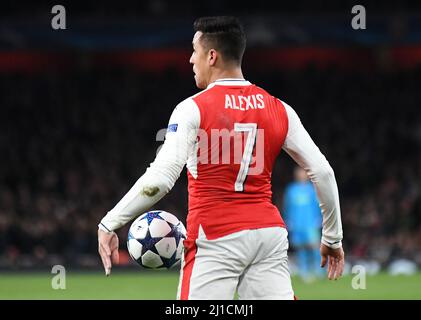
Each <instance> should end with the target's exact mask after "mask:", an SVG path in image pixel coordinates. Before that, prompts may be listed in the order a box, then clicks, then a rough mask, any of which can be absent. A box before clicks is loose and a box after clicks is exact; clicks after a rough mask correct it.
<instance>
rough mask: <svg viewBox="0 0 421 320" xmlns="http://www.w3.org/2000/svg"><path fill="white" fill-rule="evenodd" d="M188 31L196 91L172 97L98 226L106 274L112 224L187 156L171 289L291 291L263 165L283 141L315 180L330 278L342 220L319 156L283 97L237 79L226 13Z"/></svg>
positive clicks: (152, 198)
mask: <svg viewBox="0 0 421 320" xmlns="http://www.w3.org/2000/svg"><path fill="white" fill-rule="evenodd" d="M194 31H195V34H194V37H193V53H192V56H191V58H190V63H191V64H192V65H193V72H194V74H195V75H194V79H195V81H196V85H197V87H198V88H199V89H203V91H201V92H199V93H198V94H196V95H194V96H192V97H189V98H187V99H185V100H184V101H182V102H181V103H179V104H178V106H177V107H176V108H175V110H174V111H173V114H172V115H171V117H170V120H169V124H168V129H167V134H166V139H165V142H164V144H163V146H162V148H161V150H160V152H159V153H158V155H157V156H156V158H155V160H154V161H153V163H151V165H150V167H149V168H148V169H147V170H146V172H145V173H144V175H143V176H142V177H140V178H139V180H138V181H137V182H136V183H135V185H134V186H133V187H132V189H130V191H129V192H128V193H127V194H126V195H125V196H124V197H123V198H122V199H121V200H120V202H119V203H118V204H117V205H116V206H115V207H114V208H113V209H112V210H111V211H109V212H108V214H107V215H106V216H105V217H104V218H103V219H102V220H101V222H100V224H99V225H98V227H99V230H98V242H99V253H100V256H101V258H102V261H103V264H104V268H105V272H106V274H107V275H108V274H109V273H110V272H111V266H112V262H114V263H116V262H118V238H117V235H116V233H115V232H114V230H116V229H118V228H120V227H121V226H123V225H125V224H126V223H128V222H129V221H131V220H133V219H134V218H135V217H136V216H138V215H140V214H141V213H143V212H145V211H147V210H148V209H149V208H150V207H151V206H153V205H154V204H155V203H156V202H157V201H159V200H160V199H161V198H162V197H163V196H164V195H165V194H167V193H168V192H169V191H170V190H171V188H172V187H173V186H174V183H175V182H176V180H177V179H178V177H179V175H180V173H181V171H182V169H183V167H184V165H186V164H187V175H188V192H189V212H188V216H187V239H186V240H185V241H184V254H183V258H182V265H181V271H180V282H179V287H178V298H179V299H233V298H234V294H235V292H236V291H237V292H238V296H239V298H240V299H293V298H294V292H293V290H292V286H291V279H290V273H289V269H288V258H287V250H288V240H287V236H288V233H287V231H286V229H285V224H284V221H283V220H282V218H281V215H280V213H279V211H278V209H277V208H276V206H275V205H274V204H273V203H272V192H271V174H272V168H273V164H274V161H275V159H276V157H277V156H278V155H279V153H280V151H281V150H282V149H283V150H285V151H286V152H287V153H288V154H289V155H290V156H291V157H292V158H293V159H294V160H295V161H296V162H297V163H298V164H299V165H300V166H301V167H303V168H304V169H305V170H306V172H307V174H308V175H309V177H310V178H311V180H312V182H313V183H314V185H315V188H316V191H317V193H318V197H319V199H320V203H321V209H322V213H323V232H322V239H321V246H320V250H321V255H322V265H323V266H324V265H325V264H326V263H328V277H329V278H330V279H337V278H338V277H340V276H341V274H342V272H343V266H344V253H343V250H342V242H341V241H342V224H341V216H340V206H339V195H338V189H337V185H336V180H335V176H334V173H333V170H332V168H331V167H330V165H329V163H328V161H327V160H326V158H325V157H324V156H323V154H322V153H321V152H320V150H319V149H318V148H317V146H316V145H315V144H314V142H313V141H312V139H311V138H310V136H309V135H308V133H307V132H306V130H305V129H304V127H303V125H302V124H301V122H300V120H299V118H298V116H297V114H296V113H295V111H294V110H293V109H292V108H291V107H290V106H289V105H287V104H286V103H284V102H282V101H281V100H279V99H277V98H275V97H273V96H272V95H270V94H269V93H267V92H266V91H265V90H263V89H262V88H260V87H257V86H256V85H254V84H251V83H250V82H249V81H247V80H245V79H244V77H243V74H242V71H241V62H242V57H243V53H244V50H245V46H246V38H245V34H244V31H243V28H242V26H241V24H240V23H239V21H238V20H237V19H236V18H233V17H209V18H200V19H198V20H196V21H195V23H194ZM163 94H165V88H163ZM156 99H159V97H156ZM215 132H216V134H220V133H221V132H228V133H229V136H228V138H229V139H228V143H227V144H226V143H225V142H222V143H220V140H221V139H220V138H221V137H218V136H217V138H216V139H214V138H212V136H213V135H214V134H215ZM222 139H223V137H222ZM238 141H240V143H241V144H240V145H241V147H242V148H241V150H240V151H241V153H240V157H239V158H238V152H237V151H238V150H237V149H236V148H235V143H236V142H237V143H238Z"/></svg>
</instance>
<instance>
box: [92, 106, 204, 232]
mask: <svg viewBox="0 0 421 320" xmlns="http://www.w3.org/2000/svg"><path fill="white" fill-rule="evenodd" d="M199 126H200V112H199V109H198V107H197V105H196V103H195V102H194V101H193V99H191V98H188V99H186V100H184V101H183V102H181V103H180V104H178V105H177V107H176V108H175V109H174V111H173V113H172V115H171V118H170V120H169V124H168V129H167V133H166V136H165V141H164V144H163V145H162V148H161V150H160V151H159V153H158V154H157V156H156V158H155V160H154V161H153V162H152V163H151V164H150V166H149V168H148V169H147V170H146V172H145V173H144V174H143V175H142V176H141V177H140V178H139V179H138V180H137V182H136V183H135V184H134V185H133V187H132V188H131V189H130V190H129V192H128V193H127V194H126V195H125V196H124V197H123V198H122V199H121V200H120V201H119V202H118V203H117V205H116V206H115V207H114V208H113V209H112V210H111V211H109V212H108V213H107V215H106V216H105V217H104V218H103V219H102V220H101V222H100V224H99V225H98V227H99V228H100V229H102V230H105V231H113V230H116V229H118V228H120V227H122V226H123V225H125V224H126V223H128V222H129V221H131V220H132V219H134V218H135V217H137V216H138V215H140V214H142V213H144V212H145V211H147V210H148V209H149V208H150V207H152V206H153V205H154V204H155V203H156V202H158V201H159V200H160V199H161V198H162V197H163V196H164V195H166V194H167V193H168V192H169V191H170V190H171V188H172V187H173V186H174V184H175V182H176V180H177V179H178V177H179V176H180V173H181V171H182V170H183V167H184V165H185V164H186V162H187V158H188V155H189V154H190V152H191V150H192V147H193V145H194V143H195V141H196V137H197V130H198V128H199Z"/></svg>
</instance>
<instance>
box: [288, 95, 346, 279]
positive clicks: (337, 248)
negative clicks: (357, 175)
mask: <svg viewBox="0 0 421 320" xmlns="http://www.w3.org/2000/svg"><path fill="white" fill-rule="evenodd" d="M283 105H284V106H285V109H286V112H287V115H288V134H287V137H286V140H285V143H284V145H283V149H284V150H285V151H286V152H287V153H288V154H289V155H290V156H291V157H292V158H293V159H294V160H295V162H296V163H297V164H298V165H299V166H301V167H302V168H303V169H304V170H306V172H307V175H308V176H309V178H310V180H311V181H312V183H313V185H314V187H315V189H316V193H317V197H318V199H319V203H320V209H321V211H322V215H323V227H322V239H321V249H320V250H321V255H322V266H324V265H325V264H326V262H327V258H328V257H329V268H328V276H329V278H330V279H336V278H338V277H339V276H340V275H341V274H342V272H343V265H344V255H343V250H342V237H343V233H342V222H341V209H340V205H339V193H338V187H337V184H336V179H335V174H334V172H333V169H332V167H331V166H330V164H329V162H328V161H327V160H326V157H325V156H324V155H323V154H322V153H321V151H320V150H319V148H318V147H317V146H316V144H315V143H314V142H313V140H312V139H311V137H310V135H309V134H308V132H307V131H306V129H305V128H304V126H303V125H302V123H301V121H300V119H299V117H298V115H297V113H296V112H295V111H294V110H293V109H292V108H291V107H290V106H289V105H288V104H286V103H284V102H283Z"/></svg>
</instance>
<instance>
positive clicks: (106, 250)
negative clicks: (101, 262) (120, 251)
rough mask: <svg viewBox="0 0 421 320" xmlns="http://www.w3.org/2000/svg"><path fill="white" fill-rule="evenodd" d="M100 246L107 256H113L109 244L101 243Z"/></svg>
mask: <svg viewBox="0 0 421 320" xmlns="http://www.w3.org/2000/svg"><path fill="white" fill-rule="evenodd" d="M100 246H101V248H102V250H103V251H104V253H105V254H106V255H107V256H111V249H110V245H109V244H106V245H104V244H102V243H101V244H100Z"/></svg>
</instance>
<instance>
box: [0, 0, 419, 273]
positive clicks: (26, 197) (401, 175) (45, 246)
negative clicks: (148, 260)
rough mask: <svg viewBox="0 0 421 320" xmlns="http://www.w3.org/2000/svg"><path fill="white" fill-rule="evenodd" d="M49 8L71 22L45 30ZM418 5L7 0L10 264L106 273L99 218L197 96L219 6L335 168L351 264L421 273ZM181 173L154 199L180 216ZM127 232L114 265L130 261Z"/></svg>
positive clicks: (1, 94)
mask: <svg viewBox="0 0 421 320" xmlns="http://www.w3.org/2000/svg"><path fill="white" fill-rule="evenodd" d="M316 3H317V4H316ZM339 3H340V4H339ZM54 4H62V5H64V6H65V8H66V10H67V29H66V30H53V29H52V28H51V25H50V22H51V19H52V17H53V14H51V7H52V5H54ZM355 4H361V5H364V6H365V7H366V9H367V29H365V30H354V29H352V27H351V20H352V17H353V15H352V14H351V8H352V6H353V5H355ZM420 7H421V6H420V5H416V4H414V3H413V2H407V1H399V3H392V2H377V1H372V2H369V3H364V2H362V1H361V2H355V1H340V2H339V1H323V2H320V4H319V2H312V1H311V2H310V1H309V2H299V1H298V2H296V1H293V2H288V3H286V2H283V1H282V2H281V1H279V2H277V3H270V5H269V4H267V3H264V2H255V3H253V7H252V9H251V7H250V6H248V5H245V4H244V2H239V1H233V2H226V1H222V0H213V1H210V2H198V1H186V2H176V1H169V0H159V1H151V0H149V1H101V4H97V3H96V2H94V1H87V2H81V3H79V4H76V3H75V2H72V3H70V2H66V1H61V2H60V1H58V2H57V3H51V2H50V1H36V2H35V1H34V2H14V1H10V2H4V3H3V2H2V3H1V4H0V8H1V9H0V110H1V117H0V155H1V156H0V270H4V271H10V270H15V271H19V270H36V269H41V270H43V269H48V268H50V269H51V266H52V265H54V264H62V265H64V266H66V267H70V268H76V269H78V268H79V269H83V270H85V269H86V270H101V262H100V259H99V256H98V254H97V239H96V230H97V223H98V222H99V220H100V218H101V217H102V216H103V215H104V214H105V213H106V212H107V211H108V210H110V209H111V208H112V207H113V206H114V205H115V204H116V203H117V201H118V200H119V199H120V198H121V197H122V196H123V195H124V194H125V192H126V191H127V190H128V189H129V188H130V187H131V186H132V185H133V183H134V182H135V181H136V180H137V179H138V177H139V176H140V175H141V174H142V173H143V172H144V171H145V169H146V168H147V166H148V164H149V163H150V162H151V161H152V160H153V159H154V156H155V152H156V149H157V148H158V146H159V145H160V143H161V142H159V141H156V134H157V132H158V130H159V129H162V128H165V127H166V125H167V121H168V119H169V116H170V114H171V111H172V109H173V108H174V107H175V106H176V104H177V103H179V102H180V101H182V100H183V99H184V98H186V97H188V96H190V95H192V94H194V93H196V92H197V91H198V90H197V89H196V88H195V85H194V80H193V74H192V71H191V65H190V64H189V63H188V59H189V57H190V54H191V38H192V35H193V31H192V23H193V21H194V19H195V18H196V17H198V16H203V15H214V14H233V15H236V16H238V17H239V18H240V19H241V20H242V21H243V22H244V25H245V29H246V32H247V36H248V49H247V50H246V54H245V57H244V63H243V67H244V73H245V77H246V78H247V79H248V80H250V81H251V82H253V83H255V84H257V85H259V86H262V87H264V88H266V89H267V90H268V91H269V92H271V93H272V94H273V95H276V96H278V97H280V98H281V99H283V100H284V101H286V102H287V103H289V104H290V105H291V106H293V108H295V109H296V111H297V112H298V114H299V115H300V117H301V120H302V122H303V124H304V126H305V127H306V128H307V130H308V131H309V133H310V134H311V136H312V137H313V139H314V140H315V142H316V143H317V144H318V145H319V147H320V149H321V150H322V152H323V153H325V155H326V156H327V158H328V159H329V161H330V163H331V165H332V167H333V168H334V170H335V173H336V179H337V182H338V186H339V192H340V199H341V208H342V219H343V228H344V235H345V238H344V248H345V252H346V255H347V259H348V262H349V263H350V265H352V264H354V263H363V264H365V265H367V266H368V267H370V266H374V267H373V268H374V269H377V268H381V269H382V270H384V271H387V270H390V269H389V268H390V267H391V266H392V265H393V263H395V264H394V265H395V267H396V262H397V261H399V262H402V263H403V264H401V266H402V265H404V266H407V265H408V263H409V265H410V266H416V267H418V268H420V267H421V184H420V181H421V152H420V150H421V113H420V110H419V108H420V106H421V90H420V88H421V87H420V85H421V10H420ZM293 166H294V163H293V162H292V160H290V159H289V157H288V156H287V155H286V154H283V155H282V156H281V157H280V159H279V160H278V162H277V164H276V168H275V172H274V174H273V199H274V201H275V203H276V204H277V205H278V207H279V208H280V209H281V210H282V196H283V190H284V188H285V185H286V184H287V183H288V182H290V181H291V179H292V169H293ZM185 175H186V173H185V170H184V171H183V172H182V175H181V178H180V179H179V181H178V182H177V183H176V185H175V187H174V189H173V190H172V191H171V192H170V194H169V195H167V196H166V197H165V198H164V199H163V200H161V201H160V202H159V203H158V204H157V205H156V206H155V208H159V209H163V210H166V211H169V212H172V213H174V214H176V215H177V216H178V217H180V218H181V219H182V220H183V221H184V222H185V217H186V213H187V189H186V177H185ZM126 233H127V227H126V228H123V229H121V230H120V231H119V232H118V234H119V236H120V240H121V249H122V264H121V266H120V267H121V268H134V269H136V268H138V267H137V266H135V265H134V264H133V263H132V262H131V261H130V259H129V258H128V256H127V254H125V253H124V250H125V248H126V247H125V239H126ZM292 251H293V248H292ZM292 253H293V252H292ZM406 269H407V268H405V267H403V269H401V270H404V271H405V270H406ZM409 269H411V268H409ZM136 270H137V269H136Z"/></svg>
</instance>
